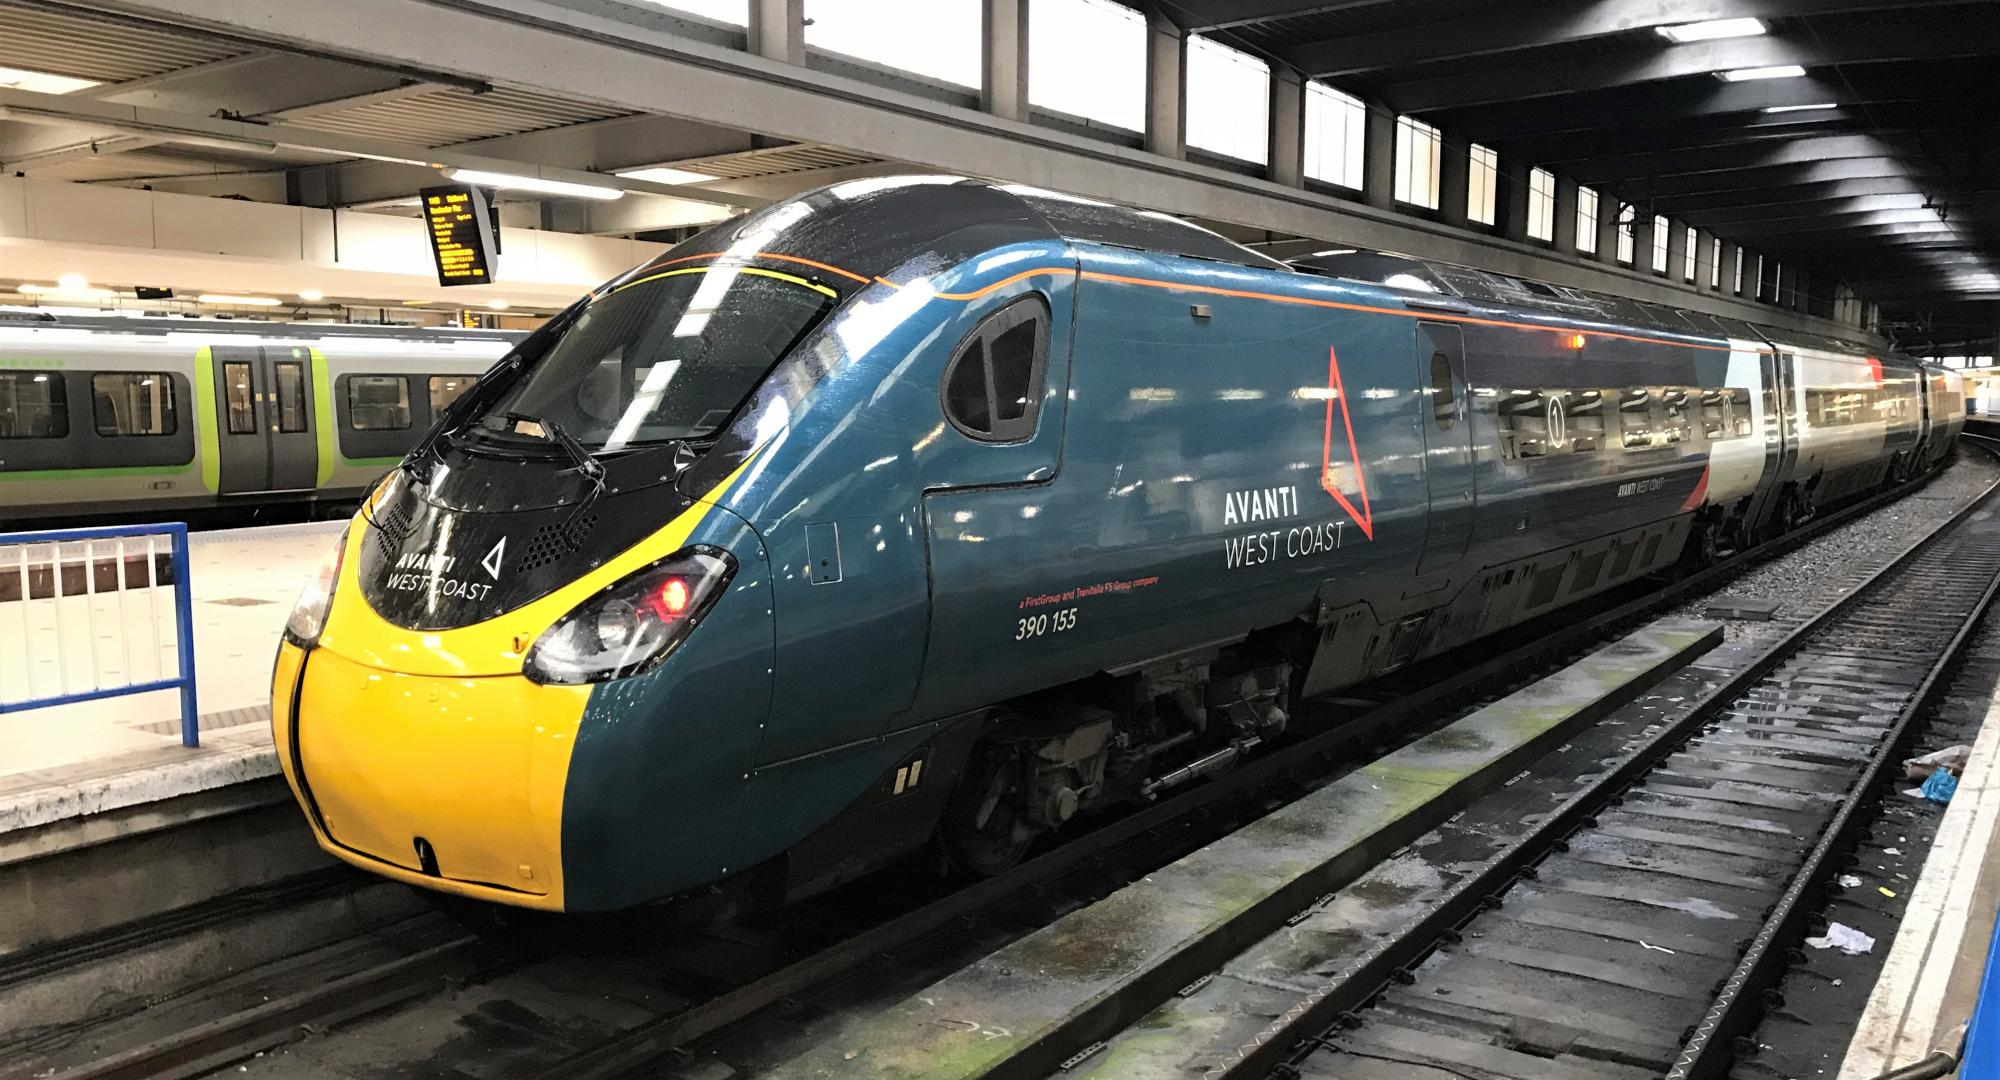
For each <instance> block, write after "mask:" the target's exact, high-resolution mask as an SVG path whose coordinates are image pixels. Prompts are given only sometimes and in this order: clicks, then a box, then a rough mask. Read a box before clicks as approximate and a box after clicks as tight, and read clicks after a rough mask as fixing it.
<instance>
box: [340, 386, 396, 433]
mask: <svg viewBox="0 0 2000 1080" xmlns="http://www.w3.org/2000/svg"><path fill="white" fill-rule="evenodd" d="M347 423H348V425H349V426H350V427H352V428H353V429H354V430H356V431H401V430H403V429H404V428H407V427H409V426H410V380H409V379H407V378H404V377H403V376H401V375H350V376H348V379H347Z"/></svg>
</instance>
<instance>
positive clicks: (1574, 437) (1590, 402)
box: [1563, 390, 1604, 454]
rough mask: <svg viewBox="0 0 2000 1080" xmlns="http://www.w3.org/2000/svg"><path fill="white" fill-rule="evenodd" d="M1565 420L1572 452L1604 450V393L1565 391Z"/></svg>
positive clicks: (1597, 391)
mask: <svg viewBox="0 0 2000 1080" xmlns="http://www.w3.org/2000/svg"><path fill="white" fill-rule="evenodd" d="M1563 420H1564V427H1565V429H1566V433H1567V434H1568V436H1569V445H1570V449H1571V450H1573V451H1575V452H1576V453H1579V454H1583V453H1589V452H1590V451H1592V450H1602V449H1604V391H1602V390H1565V391H1563Z"/></svg>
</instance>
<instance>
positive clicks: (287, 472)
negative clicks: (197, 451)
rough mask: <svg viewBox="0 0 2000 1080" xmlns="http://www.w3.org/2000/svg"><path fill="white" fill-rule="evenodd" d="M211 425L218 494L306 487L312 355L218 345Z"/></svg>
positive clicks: (310, 479) (309, 483)
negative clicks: (212, 426) (310, 356)
mask: <svg viewBox="0 0 2000 1080" xmlns="http://www.w3.org/2000/svg"><path fill="white" fill-rule="evenodd" d="M210 352H211V354H212V357H211V360H210V362H211V363H213V364H214V365H215V398H216V401H215V419H216V424H215V429H216V445H217V448H218V457H219V458H220V473H219V480H220V483H219V485H218V487H217V489H216V490H217V491H218V492H219V493H221V494H224V495H229V494H236V493H242V492H253V491H257V492H262V491H305V490H309V489H311V488H312V487H313V486H314V484H315V482H316V480H317V473H318V469H319V453H318V447H317V444H316V443H315V442H314V433H313V424H314V422H315V421H314V417H313V400H312V393H313V390H312V378H311V370H310V367H311V361H310V358H309V357H308V356H307V355H306V351H305V350H304V349H287V348H264V347H261V346H256V345H217V346H214V347H213V348H212V349H211V350H210Z"/></svg>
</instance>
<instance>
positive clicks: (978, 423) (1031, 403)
mask: <svg viewBox="0 0 2000 1080" xmlns="http://www.w3.org/2000/svg"><path fill="white" fill-rule="evenodd" d="M1048 355H1049V309H1048V305H1047V304H1046V303H1044V302H1043V300H1042V299H1041V298H1040V297H1038V296H1030V297H1024V298H1022V299H1020V300H1017V301H1015V302H1014V303H1012V304H1009V305H1008V306H1007V307H1005V308H1002V309H1001V310H999V311H998V312H995V313H994V314H993V315H992V316H990V317H989V318H987V320H986V321H985V322H983V323H980V324H979V327H978V328H977V329H975V330H974V331H973V332H972V333H971V335H970V336H968V337H967V338H966V340H965V343H964V344H962V345H960V346H959V349H958V353H957V354H956V355H954V356H953V357H952V358H951V363H950V364H949V365H947V366H946V368H945V373H944V385H943V386H942V387H941V397H942V403H943V405H944V414H945V416H946V417H947V418H948V419H950V421H951V423H952V426H954V427H956V428H958V430H960V431H962V432H964V433H965V434H967V435H969V436H971V437H972V438H975V439H978V440H980V441H981V442H996V443H1006V442H1020V441H1022V440H1024V439H1027V438H1029V437H1030V436H1032V435H1034V433H1035V421H1036V420H1037V419H1038V418H1039V416H1040V414H1041V409H1042V384H1043V381H1044V379H1045V377H1046V376H1047V374H1048Z"/></svg>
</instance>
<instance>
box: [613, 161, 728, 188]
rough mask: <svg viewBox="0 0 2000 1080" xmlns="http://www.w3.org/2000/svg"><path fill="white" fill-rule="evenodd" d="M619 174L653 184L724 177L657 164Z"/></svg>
mask: <svg viewBox="0 0 2000 1080" xmlns="http://www.w3.org/2000/svg"><path fill="white" fill-rule="evenodd" d="M618 175H620V176H629V177H631V178H632V179H634V180H644V181H646V182H648V183H653V184H706V183H708V182H710V181H712V180H720V179H722V178H721V177H719V176H709V175H707V174H705V173H698V172H689V171H687V170H686V169H676V168H673V167H671V166H668V165H656V166H654V167H652V168H650V169H627V170H624V171H622V172H620V173H619V174H618Z"/></svg>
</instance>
